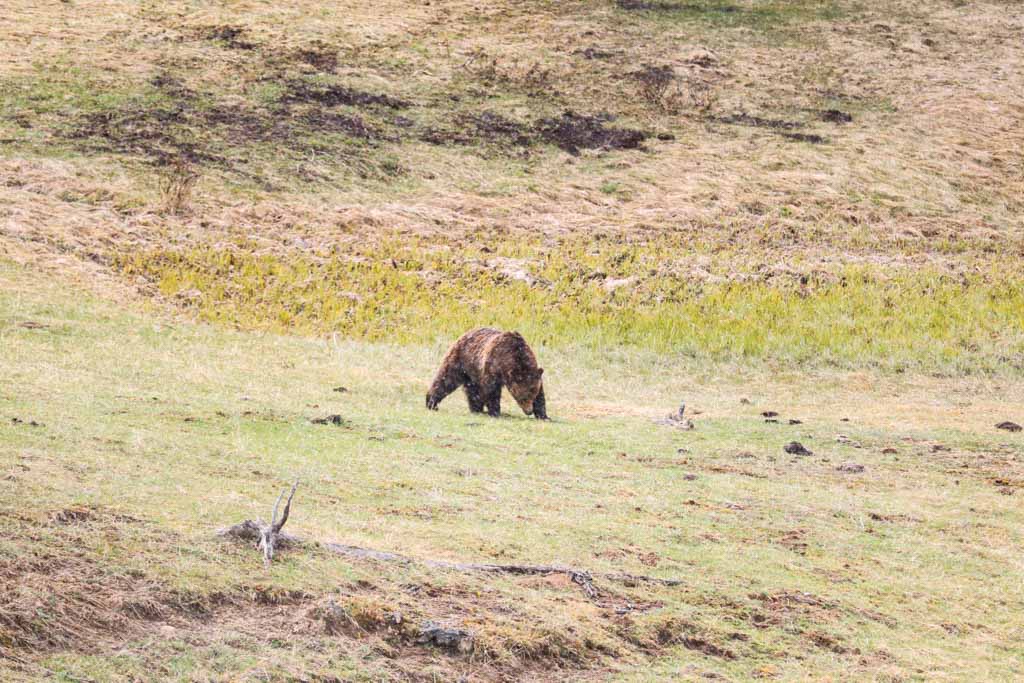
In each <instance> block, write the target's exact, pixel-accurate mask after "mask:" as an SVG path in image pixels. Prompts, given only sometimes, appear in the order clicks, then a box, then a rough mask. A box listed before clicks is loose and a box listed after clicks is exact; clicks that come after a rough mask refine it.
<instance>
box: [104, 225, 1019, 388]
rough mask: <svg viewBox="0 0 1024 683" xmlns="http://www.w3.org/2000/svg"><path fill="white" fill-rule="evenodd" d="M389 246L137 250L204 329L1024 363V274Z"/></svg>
mask: <svg viewBox="0 0 1024 683" xmlns="http://www.w3.org/2000/svg"><path fill="white" fill-rule="evenodd" d="M414 242H415V241H413V242H410V241H408V240H406V241H405V242H402V243H397V242H396V243H392V242H384V243H381V244H378V245H375V246H374V247H373V248H367V249H366V250H365V252H360V251H357V252H355V253H336V254H328V255H323V256H318V257H315V258H314V257H310V256H308V255H303V254H287V255H286V256H281V255H275V254H256V253H254V250H253V249H252V248H251V247H249V246H247V245H245V244H239V245H237V248H232V249H206V248H196V249H192V250H186V251H157V252H147V253H128V254H122V255H120V256H118V257H117V263H118V267H119V268H120V269H121V270H122V272H123V273H124V274H125V275H126V276H129V277H135V276H140V275H141V276H143V277H145V278H146V279H148V280H150V281H151V282H153V283H155V284H156V286H157V287H158V288H159V291H160V293H161V294H163V295H164V296H166V297H169V298H171V299H174V300H177V301H178V302H180V303H183V304H185V305H187V306H189V307H191V308H193V309H194V311H195V312H196V313H197V314H198V316H199V317H200V319H203V320H208V321H212V322H219V323H224V324H229V325H233V326H238V327H242V328H248V329H266V330H275V331H284V330H298V331H301V332H304V333H326V332H331V333H340V334H342V335H344V336H347V337H352V338H356V339H365V340H388V341H394V342H399V343H417V342H423V341H427V340H433V339H437V338H453V337H454V336H457V335H458V334H460V333H461V332H463V331H465V330H466V329H468V328H470V327H473V326H477V325H485V324H486V325H496V326H499V327H504V328H515V329H518V330H519V331H521V332H522V333H523V334H526V335H527V337H528V338H530V339H535V340H537V341H538V342H540V343H545V344H550V345H554V346H566V345H583V346H586V347H589V348H611V347H615V346H618V345H626V346H633V347H638V348H642V349H646V350H651V351H656V352H659V353H672V354H677V355H680V356H690V357H696V358H711V359H716V360H728V359H744V358H747V359H750V358H770V359H778V360H784V361H790V362H799V363H810V364H811V365H820V364H825V365H839V366H844V367H858V366H877V367H885V368H889V369H895V370H906V369H911V368H918V369H924V370H928V371H936V372H949V373H971V372H994V371H999V370H1012V371H1020V370H1021V369H1022V368H1024V364H1022V357H1024V356H1022V354H1024V277H1022V276H1021V274H1019V273H1016V272H1009V273H1007V272H995V270H993V271H992V272H988V273H976V274H972V275H969V276H964V277H962V278H953V277H950V276H948V275H945V274H941V273H939V272H936V271H930V270H927V269H923V270H915V271H906V272H897V273H893V274H887V273H884V272H882V271H880V270H879V269H875V268H865V267H852V266H848V267H844V268H842V269H841V270H840V271H838V272H837V273H834V274H831V275H827V276H819V277H818V278H817V279H811V280H807V281H801V280H800V279H796V278H792V279H786V278H780V279H773V280H771V281H764V280H753V279H752V280H748V281H729V282H715V281H713V279H712V280H711V281H697V280H694V279H693V278H692V277H691V276H689V275H688V271H687V269H686V268H685V265H686V260H685V257H680V253H679V252H672V250H671V249H670V247H669V246H668V245H666V244H650V245H646V246H637V247H630V246H623V245H619V244H612V243H607V242H606V243H595V244H598V245H599V246H594V245H593V244H589V243H587V242H585V241H575V242H566V243H564V244H562V245H560V246H559V247H557V248H549V249H546V250H544V251H541V250H539V249H537V248H535V247H532V246H530V245H523V244H520V245H514V244H508V245H504V247H499V248H498V250H497V252H496V254H493V255H491V254H480V255H479V256H478V257H474V256H470V255H467V252H466V251H465V250H458V249H450V248H437V245H436V244H435V245H434V246H433V247H431V246H430V245H428V244H426V243H424V244H421V245H417V244H415V243H414Z"/></svg>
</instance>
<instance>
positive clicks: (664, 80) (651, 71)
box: [629, 64, 676, 103]
mask: <svg viewBox="0 0 1024 683" xmlns="http://www.w3.org/2000/svg"><path fill="white" fill-rule="evenodd" d="M629 76H630V78H632V79H633V80H635V81H637V82H638V83H639V84H640V94H641V96H643V98H644V99H645V100H647V101H648V102H652V103H656V102H661V101H662V99H663V98H664V97H665V93H666V92H667V91H668V89H669V86H671V85H672V82H673V81H675V80H676V74H675V71H674V70H673V69H672V67H671V66H668V65H662V66H654V65H653V64H645V65H644V66H643V68H641V69H639V70H637V71H634V72H632V73H630V74H629Z"/></svg>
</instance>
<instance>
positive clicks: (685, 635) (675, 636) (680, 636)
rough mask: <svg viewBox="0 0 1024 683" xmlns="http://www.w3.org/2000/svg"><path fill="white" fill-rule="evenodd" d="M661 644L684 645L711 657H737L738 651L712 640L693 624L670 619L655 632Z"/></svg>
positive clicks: (730, 658)
mask: <svg viewBox="0 0 1024 683" xmlns="http://www.w3.org/2000/svg"><path fill="white" fill-rule="evenodd" d="M655 635H656V637H657V640H658V644H659V645H682V646H683V647H685V648H686V649H688V650H696V651H697V652H703V653H704V654H706V655H709V656H711V657H719V658H721V659H729V660H732V659H736V653H735V652H733V651H732V650H729V649H728V648H725V647H722V646H721V645H717V644H715V643H714V642H712V641H711V640H710V639H709V637H708V636H707V635H706V634H704V633H701V632H700V629H698V628H697V627H696V626H694V625H693V624H689V623H686V622H681V621H679V620H676V619H669V620H668V621H666V622H665V623H664V624H661V625H660V626H659V627H658V630H657V633H656V634H655Z"/></svg>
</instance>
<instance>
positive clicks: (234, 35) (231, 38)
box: [196, 24, 256, 50]
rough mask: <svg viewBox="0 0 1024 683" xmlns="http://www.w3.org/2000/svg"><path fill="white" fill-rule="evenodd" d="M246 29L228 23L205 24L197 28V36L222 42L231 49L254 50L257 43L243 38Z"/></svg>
mask: <svg viewBox="0 0 1024 683" xmlns="http://www.w3.org/2000/svg"><path fill="white" fill-rule="evenodd" d="M244 33H245V29H244V28H242V27H241V26H230V25H227V24H223V25H219V26H203V27H202V28H199V29H196V36H197V37H199V38H201V39H203V40H210V41H213V42H216V43H220V44H221V45H223V46H224V47H226V48H229V49H231V50H254V49H256V44H255V43H251V42H249V41H247V40H241V36H242V34H244Z"/></svg>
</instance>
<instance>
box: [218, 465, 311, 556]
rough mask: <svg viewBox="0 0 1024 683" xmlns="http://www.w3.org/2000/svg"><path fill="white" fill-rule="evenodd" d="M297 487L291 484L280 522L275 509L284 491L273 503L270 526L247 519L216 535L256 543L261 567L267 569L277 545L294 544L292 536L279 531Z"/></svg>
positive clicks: (259, 520)
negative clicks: (260, 555)
mask: <svg viewBox="0 0 1024 683" xmlns="http://www.w3.org/2000/svg"><path fill="white" fill-rule="evenodd" d="M298 485H299V482H295V483H294V484H292V492H291V493H290V494H288V502H287V503H285V505H284V514H282V515H281V521H277V509H278V507H279V506H280V505H281V499H282V498H284V491H281V495H279V496H278V497H277V502H276V503H274V513H273V514H272V515H271V517H270V524H267V523H266V522H264V521H263V520H262V519H257V520H255V521H253V520H251V519H247V520H245V521H244V522H242V523H241V524H236V525H235V526H233V527H230V528H227V529H221V530H220V531H219V532H218V533H219V534H220V535H221V536H231V537H233V538H241V539H244V540H247V541H256V548H257V550H259V551H260V552H261V553H263V565H264V566H266V567H269V566H270V561H271V560H273V559H274V549H275V548H276V547H277V546H278V545H280V546H282V547H283V546H285V545H287V544H288V543H294V542H295V540H296V539H295V538H294V537H293V536H289V535H288V534H282V533H281V529H283V528H284V524H285V522H287V521H288V513H289V512H291V509H292V498H294V497H295V489H296V487H298Z"/></svg>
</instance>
